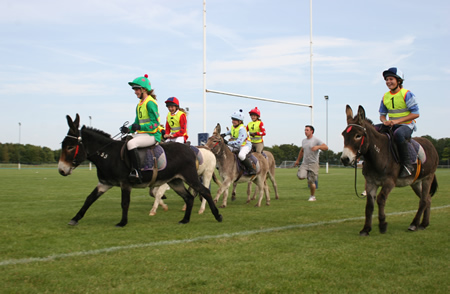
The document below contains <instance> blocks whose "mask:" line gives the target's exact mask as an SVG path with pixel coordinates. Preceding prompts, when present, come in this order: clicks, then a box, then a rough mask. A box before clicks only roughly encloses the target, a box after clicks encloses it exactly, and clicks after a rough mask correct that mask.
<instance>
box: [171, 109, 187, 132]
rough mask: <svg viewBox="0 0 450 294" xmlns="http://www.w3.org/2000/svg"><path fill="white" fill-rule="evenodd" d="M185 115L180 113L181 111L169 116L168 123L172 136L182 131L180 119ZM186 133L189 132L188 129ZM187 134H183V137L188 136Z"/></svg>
mask: <svg viewBox="0 0 450 294" xmlns="http://www.w3.org/2000/svg"><path fill="white" fill-rule="evenodd" d="M183 114H184V112H182V111H179V110H178V111H177V112H176V113H175V114H172V113H170V112H169V113H168V114H167V122H168V123H169V126H170V133H171V134H175V133H176V132H178V131H179V130H181V125H180V117H181V115H183ZM186 132H187V128H186ZM186 132H185V133H184V134H183V136H184V135H186Z"/></svg>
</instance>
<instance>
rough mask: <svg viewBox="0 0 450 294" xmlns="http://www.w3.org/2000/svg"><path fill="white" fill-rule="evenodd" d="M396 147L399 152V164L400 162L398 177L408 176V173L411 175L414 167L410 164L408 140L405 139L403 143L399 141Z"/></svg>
mask: <svg viewBox="0 0 450 294" xmlns="http://www.w3.org/2000/svg"><path fill="white" fill-rule="evenodd" d="M397 147H398V151H399V153H400V154H399V156H400V164H401V169H400V175H399V178H406V177H409V176H410V175H412V173H413V171H414V167H413V165H412V164H411V160H410V159H409V154H408V142H407V141H405V142H403V143H400V144H398V145H397Z"/></svg>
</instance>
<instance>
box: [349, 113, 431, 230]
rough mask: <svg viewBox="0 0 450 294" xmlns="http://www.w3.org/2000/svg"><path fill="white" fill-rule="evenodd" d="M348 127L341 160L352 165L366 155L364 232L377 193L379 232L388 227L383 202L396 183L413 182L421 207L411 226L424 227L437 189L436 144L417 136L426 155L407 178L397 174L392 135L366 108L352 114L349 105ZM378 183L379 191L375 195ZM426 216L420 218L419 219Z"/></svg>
mask: <svg viewBox="0 0 450 294" xmlns="http://www.w3.org/2000/svg"><path fill="white" fill-rule="evenodd" d="M346 113H347V124H348V125H347V127H346V128H345V130H344V131H343V132H342V136H344V151H343V152H342V156H341V161H342V163H343V164H344V165H353V164H355V163H356V162H357V160H358V158H359V156H361V155H363V156H364V166H363V175H364V177H365V179H366V191H367V202H366V221H365V223H364V227H363V229H362V230H361V231H360V232H359V234H360V235H361V236H368V235H369V232H370V231H371V229H372V213H373V210H374V202H375V197H376V201H377V204H378V220H379V228H380V233H385V232H386V230H387V222H386V215H385V213H384V206H385V204H386V200H387V198H388V195H389V193H390V192H391V191H392V189H394V187H396V186H397V187H404V186H411V187H412V189H413V190H414V192H415V193H416V195H417V196H419V198H420V201H419V209H418V210H417V213H416V215H415V217H414V219H413V221H412V223H411V225H410V226H409V228H408V229H409V230H410V231H416V230H417V229H422V230H423V229H425V228H426V227H427V226H428V225H429V224H430V207H431V197H432V196H433V195H434V193H435V192H436V190H437V187H438V184H437V180H436V175H435V172H436V168H437V165H438V162H439V158H438V154H437V151H436V149H435V148H434V146H433V144H431V142H430V141H428V140H427V139H425V138H420V137H415V138H413V140H415V141H416V142H418V143H419V144H420V145H421V146H422V148H423V151H424V153H425V155H426V159H425V160H423V162H420V161H419V162H418V163H419V164H417V166H416V170H418V172H416V173H413V174H412V175H411V176H409V177H407V178H398V174H399V171H400V165H399V164H398V163H397V162H396V160H395V158H394V155H393V154H392V152H391V151H390V148H389V139H388V137H387V136H386V135H385V134H381V133H379V132H378V131H377V130H376V129H375V127H374V126H373V124H372V122H371V121H370V120H369V119H366V114H365V111H364V108H363V107H362V106H359V108H358V114H357V115H356V116H355V117H353V110H352V108H351V107H350V106H348V105H347V108H346ZM378 187H381V190H380V193H378V195H376V193H377V190H378ZM422 215H423V219H422V222H420V219H421V218H422Z"/></svg>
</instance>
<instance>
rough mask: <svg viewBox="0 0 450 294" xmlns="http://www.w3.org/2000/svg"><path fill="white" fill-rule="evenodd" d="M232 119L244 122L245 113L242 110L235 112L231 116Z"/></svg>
mask: <svg viewBox="0 0 450 294" xmlns="http://www.w3.org/2000/svg"><path fill="white" fill-rule="evenodd" d="M231 118H232V119H236V120H240V121H244V113H243V112H242V109H239V110H238V111H235V112H234V113H233V114H232V115H231Z"/></svg>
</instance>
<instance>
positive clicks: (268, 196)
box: [264, 180, 270, 206]
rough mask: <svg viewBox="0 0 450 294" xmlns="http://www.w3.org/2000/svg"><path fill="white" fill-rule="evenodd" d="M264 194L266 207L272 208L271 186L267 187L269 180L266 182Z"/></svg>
mask: <svg viewBox="0 0 450 294" xmlns="http://www.w3.org/2000/svg"><path fill="white" fill-rule="evenodd" d="M264 193H265V194H266V205H267V206H270V192H269V185H267V180H266V181H264Z"/></svg>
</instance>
